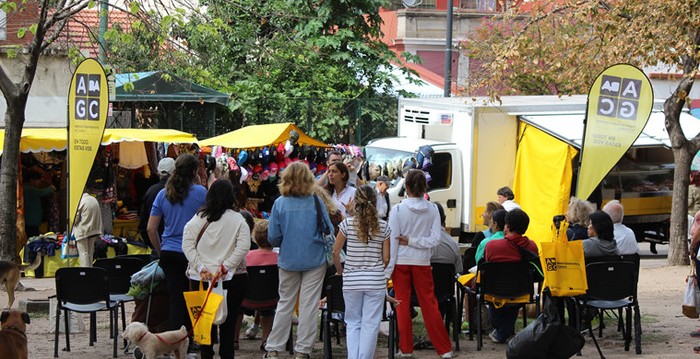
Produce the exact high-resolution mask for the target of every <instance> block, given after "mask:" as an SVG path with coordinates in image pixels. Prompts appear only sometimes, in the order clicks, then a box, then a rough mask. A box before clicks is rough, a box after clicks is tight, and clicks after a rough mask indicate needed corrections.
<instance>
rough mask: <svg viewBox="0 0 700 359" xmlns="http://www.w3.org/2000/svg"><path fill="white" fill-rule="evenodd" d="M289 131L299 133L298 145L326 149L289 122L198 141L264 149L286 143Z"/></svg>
mask: <svg viewBox="0 0 700 359" xmlns="http://www.w3.org/2000/svg"><path fill="white" fill-rule="evenodd" d="M291 130H295V131H297V132H298V133H299V144H300V145H309V146H316V147H328V145H326V144H325V143H323V142H321V141H318V140H315V139H313V138H311V137H309V136H307V135H306V134H305V133H303V132H302V131H301V130H300V129H299V127H297V126H296V125H295V124H293V123H291V122H286V123H271V124H267V125H253V126H246V127H243V128H240V129H238V130H235V131H232V132H229V133H225V134H223V135H219V136H216V137H212V138H208V139H206V140H201V141H199V145H200V146H223V147H226V148H256V147H265V146H269V145H273V144H277V143H281V142H286V141H287V140H288V139H289V131H291Z"/></svg>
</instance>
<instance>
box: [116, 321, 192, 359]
mask: <svg viewBox="0 0 700 359" xmlns="http://www.w3.org/2000/svg"><path fill="white" fill-rule="evenodd" d="M122 338H124V339H127V340H128V341H129V342H130V343H131V344H133V345H136V346H138V347H139V349H141V352H142V353H143V354H144V358H146V359H155V358H157V357H158V356H159V355H163V354H170V353H173V354H174V355H175V359H185V358H187V346H188V345H189V344H190V338H188V337H187V329H185V326H182V327H181V328H180V329H179V330H171V331H169V332H163V333H158V334H153V333H151V332H149V331H148V326H146V324H143V323H141V322H131V324H129V325H127V326H126V329H124V333H122Z"/></svg>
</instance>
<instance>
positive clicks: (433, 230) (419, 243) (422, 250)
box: [384, 169, 452, 358]
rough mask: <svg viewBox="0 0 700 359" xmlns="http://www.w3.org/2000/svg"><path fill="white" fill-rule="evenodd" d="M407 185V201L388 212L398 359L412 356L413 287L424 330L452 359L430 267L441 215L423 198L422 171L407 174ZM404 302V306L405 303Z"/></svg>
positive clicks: (389, 268)
mask: <svg viewBox="0 0 700 359" xmlns="http://www.w3.org/2000/svg"><path fill="white" fill-rule="evenodd" d="M405 178H406V179H405V181H404V185H405V187H406V194H407V195H408V198H406V199H404V200H403V201H401V203H399V204H397V205H395V206H394V207H393V208H392V209H391V212H390V213H389V228H390V229H391V237H390V238H391V250H390V253H391V259H390V261H389V265H388V266H387V267H386V269H385V272H384V273H385V276H386V278H387V279H388V278H391V279H392V280H393V283H394V292H395V293H396V299H397V300H398V301H399V303H402V304H401V305H399V306H398V307H397V308H396V314H397V320H398V329H399V352H398V353H397V354H396V357H397V358H410V357H413V323H412V318H411V313H410V309H411V306H410V303H411V285H413V287H414V288H415V291H416V295H417V296H418V302H419V303H420V308H421V313H422V314H423V321H424V323H425V329H426V330H427V331H428V336H429V337H430V340H431V341H432V343H433V345H434V346H435V351H436V352H437V353H438V355H440V356H441V357H442V358H452V345H451V343H450V338H449V336H448V335H447V329H446V328H445V325H444V324H443V322H442V318H441V315H440V310H439V309H438V304H437V300H436V299H435V292H434V284H433V274H432V270H431V267H430V257H431V255H432V250H433V248H434V247H436V246H437V245H438V244H439V243H440V232H441V231H442V227H441V226H440V214H439V213H438V209H437V207H436V206H435V205H434V204H433V203H431V202H429V201H427V200H426V199H425V198H424V194H425V191H426V189H427V187H428V184H427V182H426V179H425V174H424V173H423V171H421V170H416V169H412V170H410V171H408V173H407V174H406V177H405ZM404 303H405V304H404Z"/></svg>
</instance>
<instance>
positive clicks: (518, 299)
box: [473, 261, 540, 351]
mask: <svg viewBox="0 0 700 359" xmlns="http://www.w3.org/2000/svg"><path fill="white" fill-rule="evenodd" d="M533 271H534V268H533V266H532V264H530V262H528V261H518V262H483V263H481V264H479V270H478V273H477V276H478V278H479V282H478V283H477V286H476V318H474V319H473V320H474V321H476V350H477V351H478V350H481V347H482V345H483V342H482V338H481V337H482V334H483V333H482V332H483V330H482V323H481V309H482V307H483V306H485V305H486V304H487V303H493V302H494V301H505V305H506V306H518V307H522V308H523V311H525V306H526V305H527V304H535V309H536V312H537V314H539V312H540V304H539V293H538V292H535V280H534V275H533ZM526 326H527V315H526V313H523V327H526Z"/></svg>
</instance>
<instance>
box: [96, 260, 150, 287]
mask: <svg viewBox="0 0 700 359" xmlns="http://www.w3.org/2000/svg"><path fill="white" fill-rule="evenodd" d="M93 266H94V267H96V268H103V269H104V270H106V271H107V278H108V279H109V291H110V293H112V294H126V293H127V292H129V288H131V276H132V275H133V274H134V273H136V272H138V271H140V270H141V268H143V266H144V263H143V260H141V259H139V258H133V257H113V258H102V259H98V260H96V261H95V263H94V264H93Z"/></svg>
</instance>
